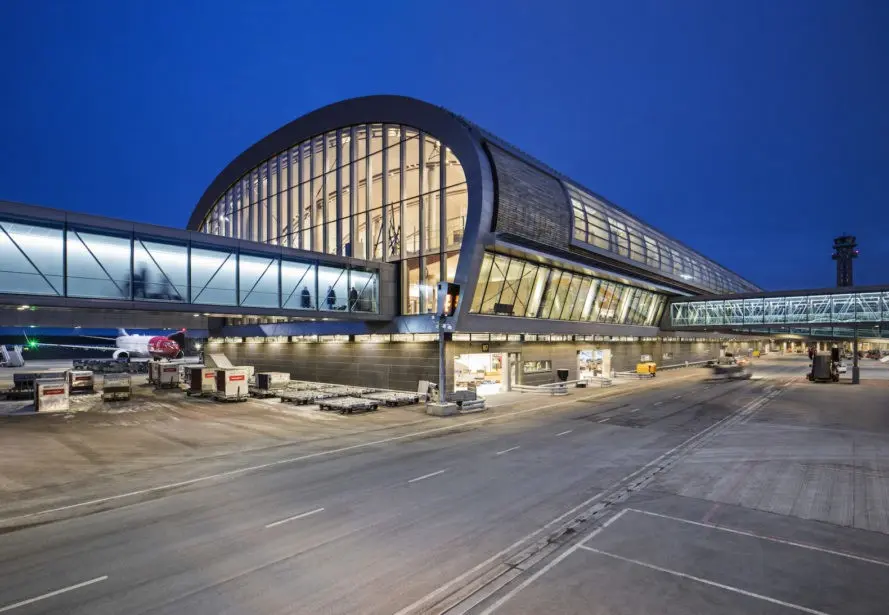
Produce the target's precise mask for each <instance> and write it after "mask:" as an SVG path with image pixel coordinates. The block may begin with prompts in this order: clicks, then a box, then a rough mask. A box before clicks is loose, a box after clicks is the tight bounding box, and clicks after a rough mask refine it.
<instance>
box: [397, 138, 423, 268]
mask: <svg viewBox="0 0 889 615" xmlns="http://www.w3.org/2000/svg"><path fill="white" fill-rule="evenodd" d="M416 138H417V139H418V141H417V163H418V167H417V181H418V185H417V195H419V203H418V204H417V208H418V211H417V226H418V227H419V228H420V254H421V255H423V256H425V255H426V232H427V229H426V224H425V223H424V222H425V220H426V212H425V211H424V210H425V208H426V207H425V204H426V198H428V197H426V195H424V194H423V178H424V177H425V173H424V164H425V162H424V160H423V149H424V147H423V146H424V145H425V144H426V135H425V133H422V132H420V133H419V134H417V137H416ZM402 164H404V163H403V162H402ZM402 190H404V188H402ZM401 195H402V196H404V192H402V193H401Z"/></svg>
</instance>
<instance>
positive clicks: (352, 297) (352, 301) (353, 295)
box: [349, 286, 358, 312]
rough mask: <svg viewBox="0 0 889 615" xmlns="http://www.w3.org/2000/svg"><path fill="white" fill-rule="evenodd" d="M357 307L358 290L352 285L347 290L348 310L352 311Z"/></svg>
mask: <svg viewBox="0 0 889 615" xmlns="http://www.w3.org/2000/svg"><path fill="white" fill-rule="evenodd" d="M357 309H358V291H357V290H355V287H354V286H353V287H352V288H351V289H350V290H349V311H350V312H354V311H355V310H357Z"/></svg>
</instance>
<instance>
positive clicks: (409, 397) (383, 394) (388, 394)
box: [361, 391, 420, 407]
mask: <svg viewBox="0 0 889 615" xmlns="http://www.w3.org/2000/svg"><path fill="white" fill-rule="evenodd" d="M361 397H363V398H364V399H372V400H374V401H378V402H380V403H384V404H386V405H387V406H390V407H392V406H409V405H411V404H416V403H419V401H420V396H419V395H418V394H417V393H404V392H402V391H378V392H376V393H364V394H362V395H361Z"/></svg>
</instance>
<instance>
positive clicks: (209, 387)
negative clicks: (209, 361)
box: [185, 365, 216, 397]
mask: <svg viewBox="0 0 889 615" xmlns="http://www.w3.org/2000/svg"><path fill="white" fill-rule="evenodd" d="M188 372H189V377H188V388H187V389H185V394H186V395H188V396H192V395H202V396H203V395H206V396H208V397H212V396H213V394H214V393H216V368H215V367H204V366H203V365H200V366H197V367H194V366H192V367H189V368H188Z"/></svg>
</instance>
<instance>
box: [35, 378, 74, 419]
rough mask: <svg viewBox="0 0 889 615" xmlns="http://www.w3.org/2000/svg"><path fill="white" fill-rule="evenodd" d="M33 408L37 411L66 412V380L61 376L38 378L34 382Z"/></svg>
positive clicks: (67, 407) (67, 406) (67, 405)
mask: <svg viewBox="0 0 889 615" xmlns="http://www.w3.org/2000/svg"><path fill="white" fill-rule="evenodd" d="M34 386H35V394H34V410H36V411H37V412H67V411H68V409H69V404H68V381H67V380H64V379H63V378H40V379H39V380H37V381H36V382H35V383H34Z"/></svg>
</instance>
